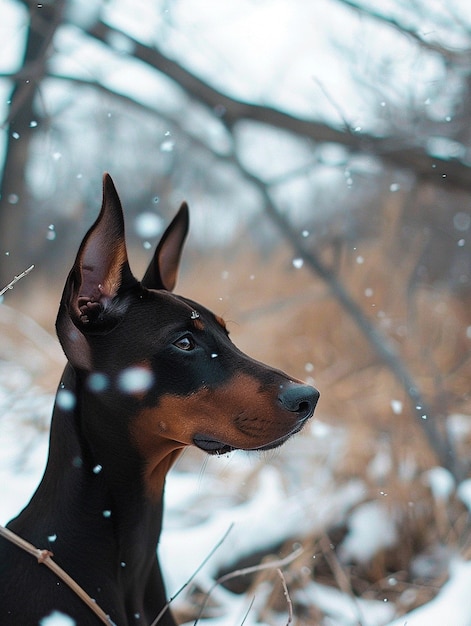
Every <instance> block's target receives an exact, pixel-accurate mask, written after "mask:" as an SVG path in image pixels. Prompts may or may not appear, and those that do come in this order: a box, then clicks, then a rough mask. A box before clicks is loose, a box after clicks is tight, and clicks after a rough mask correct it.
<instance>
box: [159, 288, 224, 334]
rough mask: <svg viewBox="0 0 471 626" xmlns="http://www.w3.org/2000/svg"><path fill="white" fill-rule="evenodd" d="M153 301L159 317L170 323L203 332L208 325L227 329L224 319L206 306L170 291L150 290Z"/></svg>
mask: <svg viewBox="0 0 471 626" xmlns="http://www.w3.org/2000/svg"><path fill="white" fill-rule="evenodd" d="M149 293H150V296H151V300H152V301H153V302H154V306H155V310H156V313H157V316H159V315H160V316H161V315H163V316H164V317H165V318H167V317H168V320H166V321H168V322H173V323H180V324H185V325H190V326H193V327H194V328H196V329H198V330H203V327H204V326H205V324H206V323H210V324H211V325H212V324H214V323H216V324H217V325H218V326H220V327H222V328H223V329H224V330H225V329H226V324H225V322H224V320H223V319H222V317H220V316H218V315H216V314H215V313H213V312H212V311H210V310H209V309H208V308H206V307H205V306H204V305H202V304H200V303H198V302H194V301H193V300H190V299H188V298H184V297H183V296H179V295H177V294H174V293H170V292H168V291H161V290H149Z"/></svg>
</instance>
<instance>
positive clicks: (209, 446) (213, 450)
mask: <svg viewBox="0 0 471 626" xmlns="http://www.w3.org/2000/svg"><path fill="white" fill-rule="evenodd" d="M300 430H301V428H296V429H295V430H293V431H291V432H290V433H288V434H287V435H283V437H279V438H278V439H275V440H274V441H270V442H269V443H266V444H263V445H261V446H254V447H253V448H252V447H243V448H242V447H238V446H231V445H229V444H228V443H225V442H223V441H219V440H217V439H212V438H210V437H206V436H204V435H195V436H194V437H193V443H194V445H195V446H196V447H197V448H199V449H200V450H203V452H206V453H207V454H212V455H220V454H228V453H229V452H233V451H234V450H246V451H247V452H264V451H265V450H273V449H274V448H278V447H279V446H281V445H283V444H284V443H285V442H286V441H288V439H290V438H291V437H292V436H293V435H295V434H296V433H298V432H299V431H300Z"/></svg>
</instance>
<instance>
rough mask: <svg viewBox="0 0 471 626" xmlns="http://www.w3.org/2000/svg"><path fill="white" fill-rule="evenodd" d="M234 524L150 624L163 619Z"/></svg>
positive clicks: (154, 625) (232, 525)
mask: <svg viewBox="0 0 471 626" xmlns="http://www.w3.org/2000/svg"><path fill="white" fill-rule="evenodd" d="M233 527H234V524H231V525H230V526H229V528H228V529H227V530H226V532H225V533H224V535H223V536H222V537H221V539H220V540H219V541H218V542H217V544H216V545H215V546H214V547H213V548H212V549H211V551H210V552H209V554H208V555H207V556H206V557H205V558H204V559H203V561H202V562H201V563H200V565H199V566H198V567H197V568H196V569H195V571H194V572H193V574H192V575H191V576H190V578H189V579H188V580H187V581H186V582H185V583H183V585H182V586H181V587H180V589H179V590H178V591H177V592H176V593H174V594H173V596H172V597H171V598H170V599H169V600H168V602H167V603H166V604H165V606H164V607H163V608H162V610H161V611H160V613H159V614H158V615H157V617H156V618H155V620H154V621H153V622H152V624H151V625H150V626H157V624H158V623H159V621H160V620H161V618H162V616H163V614H164V613H165V611H167V609H168V608H169V607H170V604H171V603H172V602H173V601H174V600H175V598H176V597H178V596H179V595H180V594H181V592H182V591H183V590H184V589H185V588H186V587H188V585H189V584H190V583H191V581H192V580H193V579H194V578H195V576H196V575H197V574H198V573H199V572H200V571H201V569H202V568H203V567H204V566H205V565H206V563H207V562H208V561H209V559H210V558H211V557H212V556H213V554H214V553H215V552H216V550H217V549H218V548H219V547H220V546H221V545H222V544H223V543H224V542H225V541H226V539H227V536H228V535H229V533H230V532H231V530H232V529H233Z"/></svg>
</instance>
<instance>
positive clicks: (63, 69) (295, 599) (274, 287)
mask: <svg viewBox="0 0 471 626" xmlns="http://www.w3.org/2000/svg"><path fill="white" fill-rule="evenodd" d="M0 11H1V19H0V120H1V126H0V129H1V134H0V137H1V142H0V164H1V165H0V168H1V169H0V193H1V197H0V289H1V288H2V287H4V286H7V285H8V284H9V283H10V281H12V280H13V279H14V277H15V276H18V275H19V274H20V273H21V272H22V271H23V270H25V269H26V268H28V267H29V266H31V265H32V264H34V266H35V267H34V270H33V271H32V272H31V273H30V274H29V275H28V276H27V277H25V278H24V279H22V280H21V281H18V282H17V283H16V284H15V286H14V289H11V290H7V292H6V293H5V294H4V295H3V297H2V298H3V300H2V304H1V305H0V338H1V345H0V390H1V393H0V408H1V409H2V415H1V416H0V429H1V428H3V429H4V430H3V431H2V432H3V433H4V435H5V437H7V439H8V437H11V440H12V441H15V442H16V443H15V444H14V445H15V446H17V447H18V450H17V452H18V454H16V452H15V454H14V455H12V454H9V455H8V458H7V456H5V458H4V460H3V462H2V463H0V469H1V468H3V469H1V471H3V472H4V473H5V476H8V479H7V482H8V481H9V480H10V479H11V480H14V478H13V477H17V476H18V475H21V472H22V471H26V470H25V467H27V466H28V462H27V461H25V456H26V457H27V458H31V455H32V452H31V450H32V449H33V448H34V447H35V445H36V444H35V442H36V440H37V439H36V436H39V437H43V439H44V438H45V437H46V432H47V425H48V419H49V418H48V415H49V410H50V398H51V394H52V393H53V391H54V386H55V385H56V384H57V381H58V379H59V376H60V371H61V367H62V365H63V358H62V356H61V354H60V351H59V349H58V348H57V345H56V344H55V343H54V341H53V340H52V339H51V337H50V335H52V334H53V332H54V331H53V324H54V320H55V315H56V311H57V305H58V300H59V298H60V293H61V290H62V286H63V283H64V280H65V277H66V275H67V273H68V271H69V268H70V267H71V264H72V262H73V259H74V257H75V253H76V250H77V248H78V245H79V243H80V241H81V239H82V237H83V235H84V233H85V232H86V230H87V229H88V227H89V226H90V225H91V223H92V222H93V220H94V219H95V217H96V215H97V213H98V210H99V207H100V204H101V177H102V174H103V172H104V171H108V172H110V173H111V175H112V177H113V179H114V181H115V184H116V186H117V188H118V191H119V193H120V195H121V199H122V202H123V205H124V207H125V213H126V225H127V236H128V241H129V245H130V248H131V250H130V257H131V265H132V267H133V270H134V272H135V274H136V275H137V276H140V275H141V274H142V273H143V271H144V269H145V267H146V263H147V262H148V259H149V256H150V253H151V252H150V251H151V250H152V249H153V247H154V246H155V244H156V242H157V241H158V238H159V235H160V234H161V233H162V231H163V229H164V228H165V226H166V225H167V224H168V222H169V220H170V219H171V217H172V216H173V214H174V213H175V212H176V210H177V209H178V207H179V205H180V203H181V201H182V200H184V199H185V200H187V201H188V203H189V205H190V210H191V232H190V238H189V242H188V245H187V248H186V252H185V256H184V262H183V267H182V271H181V276H180V282H179V285H178V290H177V291H178V292H180V293H183V294H184V295H186V296H188V297H192V298H194V299H196V300H198V301H201V302H203V303H204V304H205V305H207V306H208V307H210V308H212V309H213V310H214V311H215V312H216V313H218V314H219V315H222V316H223V317H224V318H225V319H226V321H227V323H228V327H229V329H230V331H231V336H232V337H233V338H234V341H235V343H237V344H238V345H239V346H240V347H241V348H242V349H243V350H245V351H247V352H249V353H250V354H251V355H253V356H254V357H256V358H258V359H260V360H264V361H267V362H269V363H271V364H273V365H275V366H276V367H279V368H282V369H284V370H286V371H288V372H290V373H291V374H292V375H293V376H296V377H299V378H303V379H304V380H307V381H308V382H310V383H312V384H315V386H316V387H318V388H319V389H320V391H321V400H320V402H319V406H318V409H317V412H316V419H315V420H314V422H313V425H312V427H311V429H310V430H309V429H307V432H306V433H304V434H303V435H301V436H299V437H298V438H296V439H295V441H293V442H291V443H290V444H289V445H287V446H286V447H284V448H283V449H282V450H280V451H279V452H277V453H276V454H273V455H269V456H264V457H260V458H256V459H252V460H251V461H247V459H246V457H245V456H244V455H243V453H240V454H239V453H237V454H236V455H234V456H233V457H231V459H228V460H225V461H222V462H219V463H218V462H217V460H216V461H215V460H211V462H209V463H208V462H206V461H204V460H203V459H202V457H201V455H200V454H199V453H196V452H195V453H193V452H190V453H188V454H185V455H184V457H183V459H182V461H181V463H180V464H179V466H178V467H177V468H176V472H175V478H174V480H175V481H178V474H180V475H181V476H180V478H181V480H183V476H185V477H186V478H185V480H189V476H191V475H194V476H196V479H195V480H196V485H197V487H196V489H197V493H198V494H199V500H201V499H205V498H208V499H209V496H211V501H212V502H213V504H212V505H207V506H208V508H207V510H208V511H211V510H213V512H214V515H216V511H217V510H218V509H221V508H223V509H224V508H225V510H226V511H227V512H228V515H229V517H228V519H229V518H230V517H231V514H233V515H235V511H236V510H237V511H238V512H239V513H240V506H242V504H243V505H244V506H245V507H247V506H248V505H249V504H250V503H252V504H254V506H255V503H256V502H257V501H258V500H257V498H258V497H259V494H260V488H261V487H260V485H265V487H266V482H265V481H267V480H268V481H269V484H271V485H272V486H273V482H271V483H270V480H271V481H273V480H274V481H275V483H276V487H273V490H272V491H270V489H268V490H267V491H266V492H265V494H268V493H273V497H274V500H273V501H271V504H270V506H272V505H273V506H279V505H280V502H282V503H284V509H282V510H283V511H284V513H282V512H281V510H280V512H279V513H277V516H278V515H280V516H281V517H283V516H284V515H287V510H288V509H289V511H290V513H291V514H292V517H293V520H294V521H293V520H292V523H290V524H287V525H286V528H285V527H284V528H285V530H284V532H282V533H281V534H280V533H279V534H278V535H277V534H276V533H275V536H272V535H270V533H268V534H267V532H266V529H267V526H269V525H270V523H271V524H273V510H277V511H278V509H273V508H270V506H267V504H266V502H265V504H264V505H263V506H262V510H264V511H265V513H266V512H267V511H269V512H270V515H271V522H270V520H269V519H265V518H264V517H263V513H262V512H260V511H261V509H260V508H257V509H256V510H257V511H258V513H257V516H261V517H260V519H261V520H263V519H265V522H264V523H261V527H260V528H261V530H260V533H259V534H258V535H257V533H253V532H252V533H251V536H252V537H253V538H254V541H253V544H252V545H251V546H250V547H249V548H247V547H246V548H244V549H242V548H241V549H240V550H241V551H240V552H237V551H236V553H234V549H233V548H232V556H231V559H232V561H231V560H230V559H229V561H227V562H225V563H222V564H220V566H218V567H216V566H214V571H212V573H211V576H209V578H211V580H216V579H217V578H218V577H219V576H220V575H221V572H223V571H224V569H225V568H226V570H225V571H229V569H231V568H232V569H236V568H238V567H240V566H241V565H240V563H242V561H243V562H244V563H245V564H250V565H256V564H257V563H261V562H263V560H264V559H265V558H266V557H267V555H270V554H272V555H276V556H275V559H280V558H283V555H285V556H286V554H290V553H291V552H292V550H293V549H294V548H293V546H294V545H295V544H296V546H297V545H298V544H300V545H302V547H303V548H304V552H303V553H302V555H301V556H299V557H296V558H294V557H293V559H292V561H290V563H289V564H287V565H286V566H285V567H284V568H283V576H284V579H283V580H282V581H281V582H283V584H281V582H280V577H279V576H278V575H277V574H276V572H275V573H273V570H272V571H271V573H270V575H267V574H266V571H265V570H260V571H258V572H256V573H255V574H254V573H252V574H251V575H250V576H248V575H247V576H243V577H239V578H238V579H237V585H234V586H233V588H231V589H229V588H228V587H227V585H226V587H225V588H224V591H223V590H222V588H221V589H220V595H219V596H218V598H217V599H215V600H213V602H212V603H209V604H210V607H209V608H208V607H206V609H205V610H206V611H207V612H208V611H209V613H208V614H207V615H206V614H205V615H206V617H207V619H211V623H216V621H215V620H216V618H218V619H224V616H227V615H228V614H231V618H232V621H230V622H227V623H241V622H240V621H239V622H237V619H236V618H234V615H235V613H234V611H235V609H234V605H233V604H231V603H232V602H235V598H238V599H239V598H246V597H247V594H250V593H251V590H253V589H257V590H258V592H257V593H258V597H259V600H258V601H257V602H255V603H254V604H253V606H252V607H251V611H250V616H251V617H250V619H252V620H253V623H270V624H272V623H273V624H278V623H286V614H288V615H289V617H290V618H292V620H293V621H294V622H295V623H296V624H326V625H328V624H338V625H343V624H346V625H350V624H352V625H353V624H364V625H367V624H369V625H370V626H373V625H374V626H376V625H378V626H379V625H380V624H386V623H390V622H391V620H393V619H394V618H395V617H396V616H398V615H402V614H407V613H408V612H410V611H413V610H414V609H415V608H416V607H418V606H420V605H423V604H427V603H428V602H430V601H432V600H433V598H434V597H435V596H436V594H437V593H438V597H441V596H440V590H441V589H442V587H443V585H450V584H452V583H453V572H455V571H456V568H457V567H458V566H457V563H458V564H459V565H460V567H462V568H464V564H465V563H466V561H467V559H468V557H469V556H470V554H471V550H470V548H471V543H470V527H469V510H470V507H471V482H468V476H469V469H470V449H471V397H470V378H471V354H470V344H471V308H470V305H471V132H470V129H471V105H470V103H471V15H470V12H469V7H468V5H467V3H466V2H465V1H464V0H450V1H448V2H445V0H434V1H433V2H431V1H430V0H427V2H426V1H425V0H414V2H410V1H407V2H406V1H405V0H388V1H387V2H379V1H377V0H376V1H375V0H316V1H312V2H305V1H304V0H226V1H225V2H216V1H209V2H198V1H196V0H173V1H170V0H167V1H166V0H154V1H152V2H151V1H148V0H147V1H146V0H88V1H84V0H56V1H47V0H46V1H44V2H41V3H37V2H23V1H21V0H0ZM38 398H39V400H38ZM43 399H44V402H43V401H42V400H43ZM5 433H6V434H5ZM38 433H39V435H38ZM19 440H21V442H22V443H21V445H19V444H18V441H19ZM44 440H45V439H44ZM8 441H9V439H8ZM25 442H26V443H25ZM12 445H13V444H12ZM40 445H42V444H40ZM15 450H16V448H15ZM10 452H11V450H10ZM0 454H3V453H0ZM238 455H239V456H238ZM33 456H34V455H33ZM35 467H36V466H35ZM201 468H203V469H201ZM35 472H36V473H35ZM38 472H39V474H38ZM32 474H34V480H33V479H31V480H32V483H31V484H32V487H34V481H35V480H36V478H38V476H39V475H40V469H39V470H34V471H32ZM234 477H235V478H234ZM267 477H270V478H267ZM205 481H208V482H207V483H206V482H205ZM12 484H13V483H12ZM21 484H23V483H21ZM215 485H219V487H218V488H219V489H220V494H219V497H220V498H221V499H222V500H219V501H217V502H216V503H214V497H215V493H216V492H217V491H218V488H216V487H215ZM228 485H230V493H231V496H230V497H229V496H228V489H229V487H228ZM32 487H31V488H32ZM28 488H29V487H28ZM206 490H207V493H206ZM190 492H191V493H192V494H193V495H192V497H194V495H195V493H194V491H192V490H190ZM257 494H258V495H257ZM10 495H11V494H10ZM10 495H9V492H8V491H6V492H4V494H3V496H2V495H1V490H0V501H2V498H3V508H2V509H0V513H2V515H5V516H7V513H8V515H9V514H13V513H14V506H17V504H16V500H14V499H13V500H11V502H14V503H15V504H14V505H13V504H11V505H10V501H9V497H10ZM27 497H28V491H27V488H26V487H25V488H24V499H25V501H26V500H27ZM188 497H189V498H190V495H189V496H188ZM216 500H217V498H216ZM300 500H302V501H303V503H304V504H303V508H300V509H299V511H298V514H295V511H297V510H298V509H297V508H296V507H297V506H298V505H299V502H300ZM275 501H277V502H278V504H276V505H275ZM288 503H289V504H288ZM294 503H297V504H294ZM174 504H175V507H176V508H172V506H173V505H172V503H170V506H169V511H170V513H169V533H168V537H169V539H168V541H169V542H170V543H169V545H170V546H171V545H172V544H171V539H170V538H171V537H172V532H173V533H176V534H175V537H177V536H178V532H177V530H178V528H182V527H185V520H187V521H188V526H191V527H194V526H195V525H197V526H198V527H199V528H200V529H201V530H202V531H204V532H206V534H207V533H208V532H209V534H210V536H211V538H212V539H217V538H218V537H217V536H216V537H213V535H212V534H211V533H212V532H213V531H211V532H210V530H209V529H210V524H209V522H210V521H211V520H210V519H209V518H210V517H211V516H210V515H209V513H208V519H205V520H202V519H200V518H195V515H196V513H195V510H197V509H199V508H200V507H199V505H198V504H197V502H196V501H195V502H194V503H193V504H192V507H193V508H192V507H191V506H190V503H189V502H188V500H185V502H184V506H183V505H182V503H181V502H179V503H174ZM211 506H212V507H214V509H211ZM179 507H180V508H179ZM264 507H265V508H264ZM190 508H192V510H193V513H192V514H191V515H190V514H189V513H188V511H189V509H190ZM244 510H245V509H244ZM172 511H173V513H172ZM231 512H232V513H231ZM296 515H297V516H296ZM6 519H7V517H5V519H3V521H6ZM211 519H212V521H214V519H213V518H211ZM172 520H173V522H172ZM175 520H177V521H175ZM296 520H297V521H296ZM203 521H204V522H205V523H203ZM206 523H207V524H208V526H207V525H206ZM247 523H248V524H249V528H251V526H250V522H247ZM172 524H174V526H172ZM172 528H173V530H172ZM236 528H237V525H236ZM240 528H241V529H242V530H241V531H240V533H241V536H243V534H244V532H246V531H243V528H244V526H243V524H242V525H241V526H240ZM236 532H237V531H236ZM250 532H251V531H250ZM372 538H374V539H375V541H372ZM178 540H179V541H181V536H180V537H179V539H178ZM242 543H243V542H242V541H241V544H242ZM193 545H194V544H193ZM204 545H205V546H206V544H204ZM163 549H165V540H164V547H163ZM169 551H170V548H169ZM169 553H170V554H171V551H170V552H169ZM234 554H236V556H237V555H238V556H239V557H240V559H238V558H236V557H235V556H234ZM202 556H204V555H202ZM314 558H315V559H316V560H315V561H314ZM196 565H197V564H196ZM459 571H462V570H459ZM463 571H466V570H463ZM172 575H175V576H176V579H178V575H177V574H176V573H175V572H169V574H168V576H169V578H171V577H172ZM467 575H468V576H469V574H467ZM179 582H181V581H179ZM470 584H471V583H470ZM286 588H287V589H288V590H289V595H288V598H289V599H290V602H288V603H287V601H286V598H287V594H286ZM192 589H193V591H192V592H191V593H188V595H187V596H186V598H185V600H182V601H181V606H180V608H179V611H180V613H179V615H180V619H181V621H185V620H190V619H194V617H195V616H196V615H197V614H198V610H199V609H198V606H199V604H198V603H199V602H201V597H200V596H199V595H198V594H200V595H201V594H203V595H204V593H207V591H208V589H207V587H206V588H205V584H204V581H201V580H200V581H199V583H198V580H196V582H195V584H194V585H193V587H192ZM319 589H320V590H321V592H319ZM331 592H332V593H337V594H338V596H335V597H334V600H333V601H332V602H330V603H329V602H328V601H327V598H328V597H329V598H330V596H328V594H329V593H331ZM260 598H261V600H260ZM340 598H341V599H342V602H343V601H344V600H345V602H347V608H346V609H345V610H344V611H343V612H342V611H341V606H343V605H342V604H341V602H340ZM466 600H467V599H466V598H465V599H464V600H463V606H464V605H467V604H469V602H467V601H466ZM361 602H365V603H372V604H371V605H370V604H368V605H367V604H364V605H363V604H359V603H361ZM352 606H353V607H354V608H353V609H352ZM370 606H371V607H375V608H374V610H373V609H371V611H370ZM237 607H238V609H239V608H240V607H239V605H237ZM366 607H368V608H366ZM238 609H237V610H238ZM454 610H456V609H454ZM211 611H212V613H211ZM336 611H337V613H336ZM339 611H340V613H339ZM290 612H293V614H292V615H291V613H290ZM411 615H412V614H411ZM221 616H222V617H221ZM280 616H284V617H280ZM247 619H248V618H247ZM464 619H465V620H466V619H467V620H468V621H463V622H459V623H463V624H464V625H465V624H469V623H470V622H471V610H470V609H469V608H468V614H467V617H465V618H464ZM283 620H285V621H283ZM329 620H330V621H329ZM410 620H412V617H411V618H410ZM220 623H221V624H222V623H226V622H220ZM247 623H250V622H247ZM400 623H401V624H402V623H403V622H400ZM408 623H410V624H414V625H415V624H419V622H415V621H409V622H408ZM420 623H422V622H420ZM424 623H425V622H424ZM437 623H438V622H437ZM440 623H443V622H440ZM454 623H456V624H458V621H456V622H454ZM430 624H432V621H427V625H428V626H429V625H430Z"/></svg>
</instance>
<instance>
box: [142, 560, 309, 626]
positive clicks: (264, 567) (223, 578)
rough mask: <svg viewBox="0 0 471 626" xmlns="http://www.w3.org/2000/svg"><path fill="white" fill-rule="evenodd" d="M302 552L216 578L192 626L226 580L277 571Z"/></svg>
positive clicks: (194, 625) (196, 622)
mask: <svg viewBox="0 0 471 626" xmlns="http://www.w3.org/2000/svg"><path fill="white" fill-rule="evenodd" d="M303 552H304V548H297V549H296V550H294V552H291V554H288V556H285V558H284V559H278V560H276V561H270V562H269V563H260V564H259V565H252V566H251V567H244V568H243V569H237V570H234V571H233V572H229V573H228V574H224V575H223V576H221V577H220V578H218V579H217V580H216V581H215V582H214V583H213V585H212V586H211V588H210V589H209V591H208V592H207V594H206V597H205V599H204V602H203V604H202V605H201V608H200V612H199V615H198V617H197V618H196V620H195V622H194V624H193V626H196V625H197V624H198V622H199V620H200V619H201V616H202V614H203V611H204V609H205V608H206V605H207V604H208V602H209V598H210V596H211V594H212V593H213V591H214V590H215V589H216V587H218V586H219V585H222V584H223V583H225V582H227V581H228V580H232V579H233V578H238V577H239V576H246V575H247V574H254V573H255V572H261V571H263V570H267V569H274V568H277V569H279V568H281V567H284V566H285V565H289V563H292V562H293V561H295V560H296V559H297V558H298V557H299V556H300V555H301V554H302V553H303ZM152 626H154V625H152Z"/></svg>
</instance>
